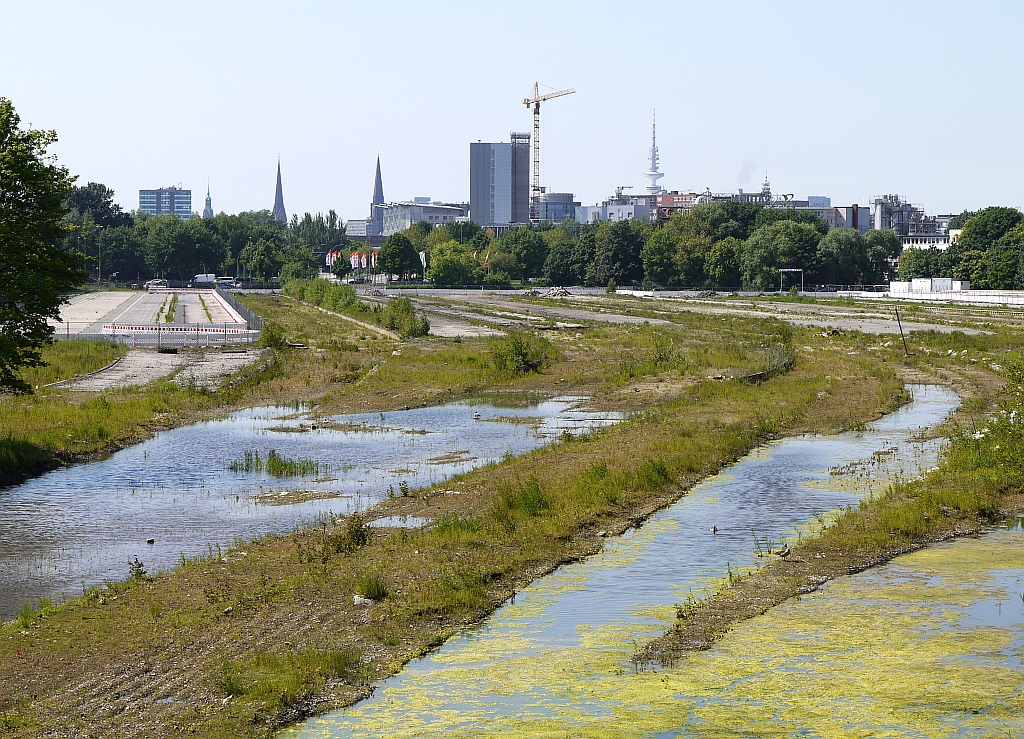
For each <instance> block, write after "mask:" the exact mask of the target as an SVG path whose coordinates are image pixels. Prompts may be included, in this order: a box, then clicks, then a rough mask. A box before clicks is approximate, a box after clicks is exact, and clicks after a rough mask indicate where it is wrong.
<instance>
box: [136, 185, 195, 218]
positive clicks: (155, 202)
mask: <svg viewBox="0 0 1024 739" xmlns="http://www.w3.org/2000/svg"><path fill="white" fill-rule="evenodd" d="M139 210H141V211H143V212H144V213H149V214H150V215H151V216H166V215H175V216H178V218H180V219H182V220H183V221H187V220H188V219H189V218H190V217H191V216H192V191H191V190H179V189H178V188H177V187H161V188H160V189H159V190H139Z"/></svg>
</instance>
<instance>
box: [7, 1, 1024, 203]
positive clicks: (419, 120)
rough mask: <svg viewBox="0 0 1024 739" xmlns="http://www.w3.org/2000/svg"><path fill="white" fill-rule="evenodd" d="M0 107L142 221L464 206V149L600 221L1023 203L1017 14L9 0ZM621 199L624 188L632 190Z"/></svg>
mask: <svg viewBox="0 0 1024 739" xmlns="http://www.w3.org/2000/svg"><path fill="white" fill-rule="evenodd" d="M0 31H2V38H3V43H0V96H3V97H7V98H8V99H10V100H11V101H12V102H13V104H14V106H15V108H16V110H17V111H18V113H19V115H20V116H21V119H22V122H23V124H24V125H26V126H27V125H29V124H31V125H32V126H33V127H36V128H44V129H54V130H56V132H57V135H58V137H59V142H58V143H57V144H56V145H55V146H54V147H53V149H52V153H54V154H55V155H56V156H57V158H58V160H59V161H60V162H61V163H62V164H63V165H65V166H66V167H68V168H69V170H70V171H71V172H72V174H75V175H77V176H78V177H79V184H84V183H86V182H102V183H104V184H105V185H107V186H109V187H111V188H113V189H114V191H115V199H116V201H117V202H118V203H120V204H121V205H122V206H123V207H124V208H125V209H129V210H132V209H135V208H137V207H138V191H139V190H140V189H152V188H156V187H162V186H168V185H179V183H180V185H181V186H182V187H184V188H187V189H191V190H192V206H193V209H194V210H197V211H201V210H202V207H203V198H204V197H205V192H206V186H207V182H209V185H210V190H211V194H212V197H213V206H214V210H215V211H217V212H220V211H224V212H227V213H235V212H239V211H243V210H259V209H263V208H268V209H269V208H271V207H272V206H273V202H274V185H275V178H276V167H277V162H278V157H280V161H281V171H282V178H283V183H284V200H285V206H286V208H287V210H288V212H289V213H300V214H301V213H303V212H307V211H308V212H312V213H316V212H326V211H327V210H329V209H334V210H336V211H337V212H338V214H339V215H340V216H341V217H342V218H344V219H346V220H348V219H350V218H361V217H365V216H366V215H368V214H369V201H370V198H371V195H372V193H373V174H374V168H375V164H376V157H377V156H378V154H379V156H380V160H381V169H382V175H383V183H384V196H385V198H386V199H387V200H389V201H398V200H408V199H411V198H413V197H415V196H429V197H431V198H432V199H434V200H442V201H447V202H464V201H468V199H469V143H470V142H471V141H478V140H482V141H508V135H509V132H510V131H529V130H531V127H532V118H531V115H530V112H529V110H528V109H527V108H526V107H525V106H524V105H523V102H522V101H523V99H524V98H525V97H527V96H528V95H529V93H530V92H531V90H532V88H533V83H534V82H535V81H539V82H540V83H541V89H542V91H550V90H552V89H562V88H569V87H571V88H574V89H575V91H576V92H575V94H573V95H569V96H566V97H562V98H558V99H556V100H552V101H549V102H547V103H544V104H542V108H541V184H542V185H544V186H546V187H547V188H548V189H549V190H552V191H558V192H574V193H575V194H576V197H577V199H578V200H580V201H581V202H582V203H583V204H594V203H597V202H599V201H601V200H603V199H604V198H606V197H608V196H609V195H611V194H612V193H613V192H614V190H615V188H616V187H618V186H624V187H628V186H632V187H633V188H634V190H635V191H637V192H641V191H642V188H643V187H644V186H645V185H646V184H647V183H646V181H645V180H644V178H643V173H644V172H645V171H646V170H647V167H648V161H647V157H648V149H649V147H650V135H651V116H652V111H654V110H655V109H657V120H658V147H659V149H660V153H661V170H662V171H663V172H664V173H665V177H664V178H663V179H662V180H661V182H660V184H661V185H662V186H663V187H664V188H666V189H669V190H680V191H684V192H686V191H691V190H694V191H703V190H704V189H705V188H710V189H711V190H712V191H715V192H726V191H735V190H736V189H737V188H743V189H745V190H760V186H761V182H762V180H763V179H764V177H765V176H766V175H767V176H768V177H769V179H770V181H771V185H772V190H773V192H775V193H777V194H779V193H792V194H794V195H795V196H796V197H798V198H804V197H806V196H807V195H826V196H829V197H831V198H832V204H833V205H848V204H851V203H854V202H857V203H861V204H867V203H869V202H870V200H871V199H872V198H873V197H875V196H877V195H882V194H888V193H893V194H899V195H902V196H904V197H906V198H907V199H908V200H909V201H910V202H913V203H918V204H921V205H923V206H924V207H925V209H926V211H927V212H929V213H933V214H935V213H950V212H959V211H961V210H964V209H971V210H974V209H977V208H980V207H984V206H987V205H1009V206H1015V207H1022V206H1024V176H1022V174H1024V172H1022V170H1024V137H1022V136H1021V121H1022V120H1024V95H1022V87H1024V74H1022V71H1024V43H1022V42H1021V39H1022V32H1024V3H1021V2H1020V1H1019V0H1006V1H996V0H992V1H988V2H986V1H984V0H980V1H976V2H943V1H942V0H937V1H932V2H899V1H898V0H895V1H894V0H888V1H885V2H876V1H874V0H869V1H867V2H859V3H847V2H843V3H840V2H820V1H819V2H810V1H809V0H803V1H802V2H786V1H784V0H776V2H771V3H769V2H763V1H761V2H729V1H728V0H725V1H717V2H707V1H706V0H705V1H703V2H689V1H686V0H678V1H675V2H673V1H672V0H663V1H662V2H659V3H624V2H604V1H592V2H560V1H559V0H547V1H546V2H533V1H532V0H518V1H517V2H514V3H512V2H501V3H497V2H480V0H477V1H476V2H466V3H461V2H425V1H422V0H421V1H420V2H414V3H406V2H386V1H381V2H375V3H369V2H352V1H351V0H349V1H346V2H311V1H310V2H302V1H301V0H298V1H293V2H287V3H285V2H280V3H270V2H259V1H258V0H248V1H246V2H218V1H217V0H205V1H203V2H192V1H191V0H175V2H171V3H141V2H137V0H136V1H135V2H112V1H111V2H104V1H102V0H76V1H75V2H55V1H49V0H0ZM627 192H629V191H628V190H627Z"/></svg>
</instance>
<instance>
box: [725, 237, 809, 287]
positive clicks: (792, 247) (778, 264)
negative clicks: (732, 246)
mask: <svg viewBox="0 0 1024 739" xmlns="http://www.w3.org/2000/svg"><path fill="white" fill-rule="evenodd" d="M819 241H821V234H820V233H819V232H818V230H817V229H815V228H814V226H811V225H810V224H807V223H797V222H795V221H778V222H777V223H772V224H771V225H768V226H762V227H761V228H759V229H757V230H756V231H755V232H754V233H753V234H751V236H750V239H748V240H747V243H746V246H745V247H744V249H743V253H742V255H741V257H740V273H741V275H742V277H743V283H744V285H746V286H747V287H749V288H751V289H754V290H765V289H768V288H770V287H771V286H773V285H774V284H775V283H776V281H777V280H778V278H779V269H780V268H797V269H803V270H806V272H805V275H807V276H812V277H814V276H816V269H817V256H818V254H817V252H818V242H819Z"/></svg>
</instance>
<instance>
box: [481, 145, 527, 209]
mask: <svg viewBox="0 0 1024 739" xmlns="http://www.w3.org/2000/svg"><path fill="white" fill-rule="evenodd" d="M469 210H470V218H472V219H473V221H474V222H475V223H477V224H479V225H481V226H490V225H497V224H504V223H529V222H530V134H528V133H512V135H511V142H510V143H508V144H485V143H483V142H477V143H471V144H470V145H469Z"/></svg>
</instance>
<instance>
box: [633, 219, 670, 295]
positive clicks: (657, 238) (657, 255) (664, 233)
mask: <svg viewBox="0 0 1024 739" xmlns="http://www.w3.org/2000/svg"><path fill="white" fill-rule="evenodd" d="M678 247H679V243H678V237H676V236H675V235H674V234H672V233H671V232H670V231H669V230H668V229H666V228H659V229H657V230H655V231H654V232H653V233H652V234H651V235H650V236H649V237H648V239H647V241H645V242H644V246H643V248H642V249H641V250H640V259H641V260H643V263H644V282H652V283H654V284H656V285H675V284H677V283H678V282H679V270H678V269H677V268H676V262H675V255H676V250H677V248H678Z"/></svg>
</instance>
